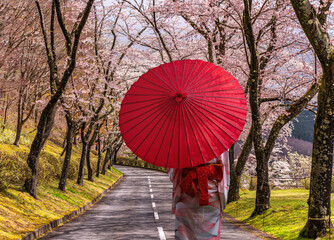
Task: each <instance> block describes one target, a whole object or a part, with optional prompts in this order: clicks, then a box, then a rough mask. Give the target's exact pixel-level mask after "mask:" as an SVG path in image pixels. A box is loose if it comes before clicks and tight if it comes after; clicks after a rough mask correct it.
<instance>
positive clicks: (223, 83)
mask: <svg viewBox="0 0 334 240" xmlns="http://www.w3.org/2000/svg"><path fill="white" fill-rule="evenodd" d="M221 77H223V76H219V77H216V78H214V79H212V80H210V81H211V82H212V81H215V80H217V79H220V78H221ZM233 82H238V80H236V79H235V78H233V81H228V82H221V83H219V84H216V85H210V86H208V87H203V88H198V89H195V91H192V93H194V92H200V91H201V90H204V89H208V88H213V87H214V88H215V87H218V86H221V85H225V84H228V83H233ZM189 89H193V88H189ZM237 89H238V88H237Z"/></svg>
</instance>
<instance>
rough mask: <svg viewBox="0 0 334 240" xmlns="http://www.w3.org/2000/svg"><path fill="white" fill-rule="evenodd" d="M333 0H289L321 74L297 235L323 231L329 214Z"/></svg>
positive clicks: (310, 235) (333, 89)
mask: <svg viewBox="0 0 334 240" xmlns="http://www.w3.org/2000/svg"><path fill="white" fill-rule="evenodd" d="M332 3H333V1H332V0H329V1H319V2H318V1H312V2H311V1H308V0H305V1H299V0H296V1H291V4H292V6H293V9H294V11H295V13H296V16H297V18H298V20H299V23H300V25H301V26H302V28H303V30H304V32H305V34H306V36H307V38H308V40H309V41H310V43H311V45H312V48H313V50H314V52H315V54H316V56H317V58H318V60H319V62H320V66H321V69H322V76H321V78H320V79H319V84H320V89H319V93H318V101H317V105H318V106H317V116H316V119H315V125H314V137H313V149H312V169H311V182H310V193H309V199H308V204H309V211H308V220H307V223H306V225H305V227H304V228H303V230H302V231H301V236H303V237H308V238H314V239H315V238H317V237H319V236H322V235H324V234H325V233H326V229H327V227H329V225H330V224H331V223H330V222H329V219H330V214H331V209H330V206H331V203H330V199H331V197H330V195H331V180H332V167H333V128H334V118H333V112H334V77H333V76H334V75H333V69H334V58H333V54H334V51H333V49H334V48H333V44H332V40H331V38H330V36H329V28H328V26H330V23H331V22H330V21H331V20H332V19H331V17H332V12H331V10H330V8H331V6H332Z"/></svg>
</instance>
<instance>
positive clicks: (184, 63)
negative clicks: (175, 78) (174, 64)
mask: <svg viewBox="0 0 334 240" xmlns="http://www.w3.org/2000/svg"><path fill="white" fill-rule="evenodd" d="M186 62H187V61H183V71H182V78H181V83H180V86H181V87H182V86H183V79H184V71H185V69H186ZM175 75H176V73H175Z"/></svg>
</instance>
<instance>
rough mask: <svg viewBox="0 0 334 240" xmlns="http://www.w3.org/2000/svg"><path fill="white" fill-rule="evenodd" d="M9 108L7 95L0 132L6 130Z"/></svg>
mask: <svg viewBox="0 0 334 240" xmlns="http://www.w3.org/2000/svg"><path fill="white" fill-rule="evenodd" d="M9 106H10V103H9V97H8V94H7V101H6V106H5V111H4V117H3V122H2V126H1V129H2V132H3V131H5V129H6V124H7V117H8V109H9Z"/></svg>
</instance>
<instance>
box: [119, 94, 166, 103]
mask: <svg viewBox="0 0 334 240" xmlns="http://www.w3.org/2000/svg"><path fill="white" fill-rule="evenodd" d="M160 99H166V97H165V96H164V97H160V98H152V99H146V100H142V101H136V102H126V103H123V102H122V105H128V104H138V103H144V102H147V101H155V100H160Z"/></svg>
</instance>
